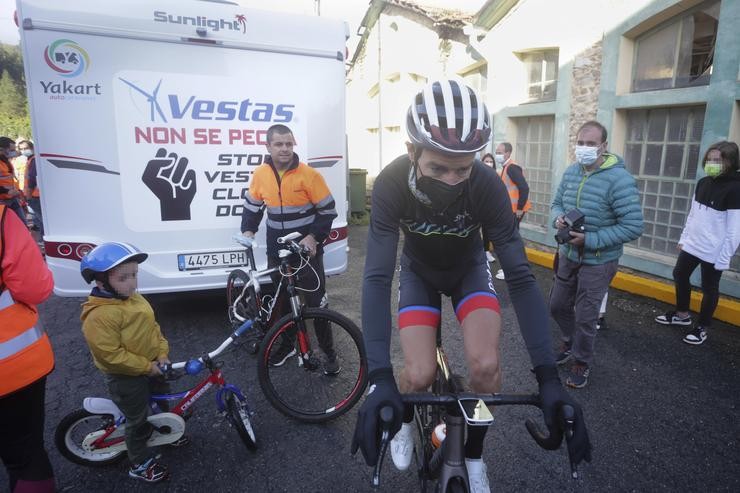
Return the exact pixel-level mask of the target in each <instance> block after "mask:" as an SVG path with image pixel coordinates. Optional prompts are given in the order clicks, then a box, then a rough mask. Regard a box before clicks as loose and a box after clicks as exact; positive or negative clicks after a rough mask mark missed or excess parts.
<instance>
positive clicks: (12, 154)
mask: <svg viewBox="0 0 740 493" xmlns="http://www.w3.org/2000/svg"><path fill="white" fill-rule="evenodd" d="M18 156H19V154H18V151H5V157H7V158H8V159H12V158H14V157H18Z"/></svg>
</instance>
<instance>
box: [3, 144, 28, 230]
mask: <svg viewBox="0 0 740 493" xmlns="http://www.w3.org/2000/svg"><path fill="white" fill-rule="evenodd" d="M19 155H20V154H19V153H18V151H17V150H16V148H15V142H13V139H11V138H10V137H0V203H2V204H4V205H5V206H6V207H8V209H10V210H12V211H13V212H15V213H16V214H18V217H19V218H21V221H23V224H26V213H25V212H24V211H23V206H22V205H21V198H22V195H21V191H20V190H19V188H18V179H17V178H16V176H15V169H14V168H13V164H11V162H10V160H11V159H13V158H15V157H18V156H19Z"/></svg>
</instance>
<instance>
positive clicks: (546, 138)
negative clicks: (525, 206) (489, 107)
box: [513, 115, 555, 228]
mask: <svg viewBox="0 0 740 493" xmlns="http://www.w3.org/2000/svg"><path fill="white" fill-rule="evenodd" d="M514 124H515V125H516V144H515V146H514V147H515V150H514V156H513V158H514V161H515V162H516V163H517V164H519V165H520V166H521V167H522V169H523V170H524V177H525V178H526V180H527V184H528V185H529V201H530V202H531V203H532V208H531V209H530V210H529V212H527V213H526V214H525V215H524V219H523V221H524V222H525V223H528V224H532V225H536V226H541V227H544V228H547V227H548V225H549V223H550V219H549V218H550V201H551V199H552V190H551V187H552V138H553V128H554V126H555V117H554V116H552V115H546V116H532V117H527V118H514Z"/></svg>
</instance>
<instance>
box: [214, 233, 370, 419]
mask: <svg viewBox="0 0 740 493" xmlns="http://www.w3.org/2000/svg"><path fill="white" fill-rule="evenodd" d="M300 237H301V235H300V233H291V234H288V235H285V236H283V237H281V238H278V240H277V242H278V245H279V252H278V255H279V258H280V264H279V265H278V266H275V267H272V268H268V269H265V270H261V271H258V270H257V269H256V267H255V261H254V251H253V250H254V248H255V243H254V241H253V240H250V239H246V238H245V237H243V236H242V235H235V236H234V240H235V241H237V242H238V243H239V244H241V245H242V246H244V247H245V248H246V250H247V261H248V265H247V266H246V270H241V269H237V270H234V271H232V272H231V274H230V275H229V278H228V281H227V286H226V292H227V300H228V304H229V316H230V317H231V318H232V320H233V321H235V322H236V323H243V322H244V321H246V320H251V321H252V322H253V324H254V326H255V327H256V334H257V335H258V336H260V337H261V340H260V343H259V348H258V356H257V377H258V379H259V383H260V387H261V388H262V391H263V392H264V394H265V397H266V398H267V400H268V401H269V402H270V404H271V405H272V406H274V407H275V408H276V409H277V410H278V411H280V412H281V413H283V414H285V415H286V416H289V417H291V418H293V419H296V420H298V421H302V422H306V423H322V422H325V421H329V420H331V419H334V418H336V417H338V416H341V415H342V414H344V413H346V412H347V411H349V410H350V409H351V408H352V406H354V405H355V404H356V403H357V402H358V401H359V400H360V398H361V397H362V393H363V391H364V390H365V386H366V385H367V361H366V356H365V348H364V344H363V342H362V334H361V332H360V329H359V328H357V326H356V325H355V324H354V322H352V321H351V320H350V319H348V318H347V317H345V316H344V315H342V314H340V313H337V312H335V311H333V310H330V309H328V308H309V307H306V306H305V305H304V303H303V301H302V300H301V297H300V291H301V289H302V288H300V287H298V286H297V284H296V277H297V276H298V275H306V276H311V273H312V274H313V277H315V278H316V289H318V285H319V276H318V273H317V272H316V271H315V270H313V267H312V266H311V264H310V263H309V253H308V252H307V251H306V249H305V248H304V247H303V246H302V245H300V244H299V243H298V242H297V241H298V239H299V238H300ZM270 276H274V277H275V278H276V280H277V284H278V285H277V287H276V288H275V289H274V290H272V291H268V290H267V289H266V286H267V284H268V283H270V280H271V277H270ZM309 278H310V277H309ZM307 284H310V283H307ZM304 285H305V284H304ZM308 289H310V287H309V288H308ZM304 290H305V289H304ZM281 306H287V307H289V311H288V313H287V314H285V315H282V316H281V314H280V309H279V307H281ZM276 319H277V320H276ZM268 327H269V328H268Z"/></svg>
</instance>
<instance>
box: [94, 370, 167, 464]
mask: <svg viewBox="0 0 740 493" xmlns="http://www.w3.org/2000/svg"><path fill="white" fill-rule="evenodd" d="M106 383H107V384H108V391H109V392H110V396H111V399H112V400H113V402H115V403H116V406H118V409H120V410H121V412H122V413H123V415H124V416H126V451H127V453H128V458H129V460H130V461H131V463H132V464H141V463H142V462H144V461H145V460H147V459H148V458H149V457H150V456H151V455H152V453H151V450H150V449H149V447H147V445H146V441H147V440H148V439H149V436H150V435H151V434H152V430H153V428H152V425H150V424H149V422H148V421H147V419H146V418H147V417H148V416H149V414H150V410H151V408H150V406H149V396H150V395H151V394H152V393H166V392H168V391H169V386H168V385H167V384H166V382H164V381H163V380H162V379H154V378H149V377H148V376H146V375H139V376H130V375H116V374H108V375H106ZM163 411H166V409H163Z"/></svg>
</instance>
